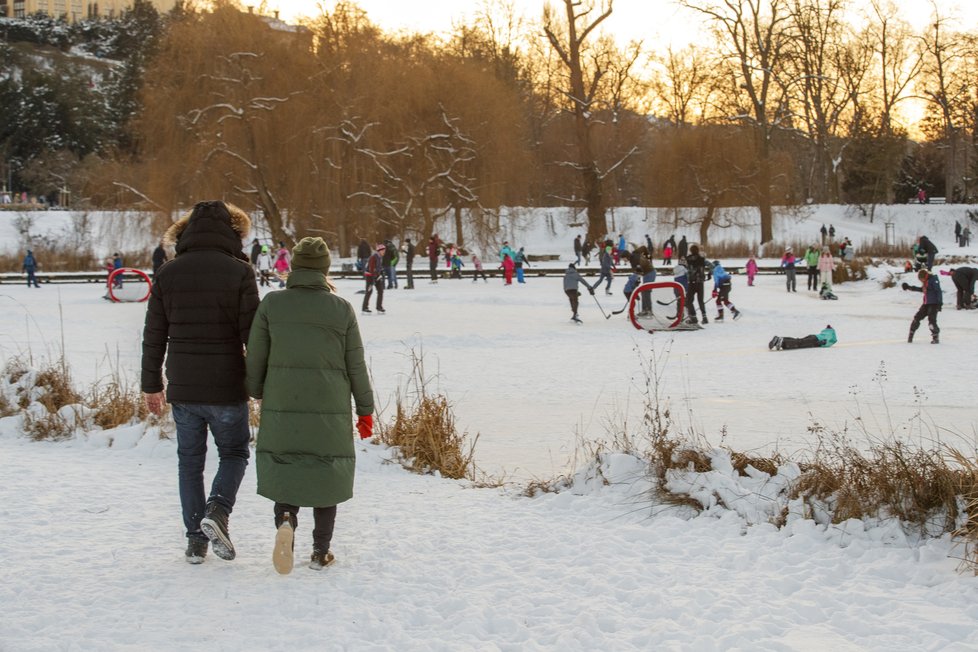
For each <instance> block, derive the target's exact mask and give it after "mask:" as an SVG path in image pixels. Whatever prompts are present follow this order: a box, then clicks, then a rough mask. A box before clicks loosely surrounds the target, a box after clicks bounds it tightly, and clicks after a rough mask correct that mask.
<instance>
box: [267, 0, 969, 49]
mask: <svg viewBox="0 0 978 652" xmlns="http://www.w3.org/2000/svg"><path fill="white" fill-rule="evenodd" d="M355 1H356V4H357V5H359V6H360V7H361V8H362V9H364V10H365V11H366V12H367V15H368V16H369V18H370V20H371V21H372V22H374V23H375V24H377V25H379V26H380V27H381V28H382V29H384V30H387V31H399V30H407V31H413V32H435V33H440V32H447V31H449V30H451V28H452V21H463V20H468V19H470V18H471V17H472V16H473V15H474V14H475V13H477V12H478V11H479V10H480V8H481V7H482V6H483V2H482V1H481V0H442V1H441V2H436V1H435V0H422V2H409V1H407V0H355ZM545 1H546V0H511V2H512V3H513V6H514V7H515V8H516V10H517V11H519V12H521V13H522V14H523V16H524V17H525V18H527V19H530V20H536V19H538V18H539V17H540V16H541V14H542V12H543V6H544V4H545ZM550 1H551V2H552V3H553V4H555V5H558V4H560V0H550ZM936 1H937V4H938V7H939V9H940V11H941V13H942V14H943V15H945V16H954V17H956V18H958V19H959V20H957V21H955V23H956V24H958V25H960V26H971V27H972V28H975V27H978V2H975V1H974V0H959V1H955V0H950V1H948V0H936ZM266 2H267V5H266V6H267V10H268V12H269V13H271V12H272V11H275V10H278V11H279V12H280V16H281V18H282V19H284V20H286V21H294V20H296V19H297V18H298V17H300V16H315V15H317V14H319V13H320V7H321V6H323V5H325V6H326V7H327V8H328V9H332V8H333V6H334V5H335V4H336V3H335V0H323V1H322V2H320V1H317V0H266ZM866 4H868V3H867V2H865V0H852V3H851V8H852V9H854V10H858V9H859V8H860V6H862V5H866ZM895 4H896V5H897V6H898V8H899V12H900V14H901V15H902V17H903V18H904V19H905V20H907V21H908V22H910V23H911V24H912V25H914V26H915V27H918V28H919V27H920V25H921V24H923V23H922V21H926V20H928V19H929V18H930V16H931V13H932V5H931V0H898V1H897V2H896V3H895ZM603 25H604V28H605V31H607V32H609V33H611V34H613V35H614V36H615V37H616V38H617V39H618V40H619V41H621V42H627V41H629V40H643V41H644V42H645V45H646V47H651V48H653V49H664V46H666V45H669V44H673V45H684V44H686V43H690V42H696V41H701V40H703V38H704V36H705V29H704V22H703V19H702V17H701V16H700V15H699V14H696V13H693V12H690V11H689V10H686V9H683V8H681V7H680V6H679V5H678V3H677V2H675V1H674V0H615V2H614V12H613V13H612V15H611V16H610V17H609V18H608V19H607V20H606V21H605V22H604V23H603ZM701 34H703V36H701ZM660 46H662V47H660Z"/></svg>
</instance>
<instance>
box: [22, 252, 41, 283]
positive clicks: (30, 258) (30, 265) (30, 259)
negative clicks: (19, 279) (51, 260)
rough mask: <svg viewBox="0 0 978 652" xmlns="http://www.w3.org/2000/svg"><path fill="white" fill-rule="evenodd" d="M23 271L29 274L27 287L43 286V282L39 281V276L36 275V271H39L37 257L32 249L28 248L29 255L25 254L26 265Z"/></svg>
mask: <svg viewBox="0 0 978 652" xmlns="http://www.w3.org/2000/svg"><path fill="white" fill-rule="evenodd" d="M21 271H22V272H23V273H24V274H27V287H31V286H33V287H36V288H39V287H41V284H40V283H38V282H37V277H36V276H34V272H36V271H37V259H36V258H34V252H33V251H31V250H30V249H28V250H27V255H26V256H24V265H23V267H22V269H21Z"/></svg>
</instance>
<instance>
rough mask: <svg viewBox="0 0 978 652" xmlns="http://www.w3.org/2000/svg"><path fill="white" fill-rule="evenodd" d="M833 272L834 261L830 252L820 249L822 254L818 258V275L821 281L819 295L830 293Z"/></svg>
mask: <svg viewBox="0 0 978 652" xmlns="http://www.w3.org/2000/svg"><path fill="white" fill-rule="evenodd" d="M833 272H835V259H834V258H832V250H831V249H829V248H828V247H822V254H821V255H820V256H819V257H818V274H819V277H820V278H821V279H822V288H821V290H819V293H820V294H823V295H824V294H825V293H826V292H827V293H829V294H831V293H832V273H833Z"/></svg>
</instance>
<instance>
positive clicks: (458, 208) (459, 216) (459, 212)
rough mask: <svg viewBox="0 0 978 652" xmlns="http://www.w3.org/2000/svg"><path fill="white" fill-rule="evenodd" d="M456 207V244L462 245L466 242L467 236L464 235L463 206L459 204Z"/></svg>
mask: <svg viewBox="0 0 978 652" xmlns="http://www.w3.org/2000/svg"><path fill="white" fill-rule="evenodd" d="M454 209H455V244H457V245H458V246H459V247H462V246H463V245H464V244H465V236H463V235H462V207H461V206H460V205H458V204H456V205H455V206H454Z"/></svg>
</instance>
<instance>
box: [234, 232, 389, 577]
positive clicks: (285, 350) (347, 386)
mask: <svg viewBox="0 0 978 652" xmlns="http://www.w3.org/2000/svg"><path fill="white" fill-rule="evenodd" d="M329 265H330V255H329V248H328V247H327V246H326V243H325V242H324V241H323V239H322V238H303V239H302V240H300V241H299V243H298V244H297V245H296V246H295V248H294V249H293V250H292V266H293V272H292V274H290V275H289V279H288V281H287V283H286V288H285V291H284V292H273V293H271V294H267V295H266V296H265V298H264V299H263V300H262V302H261V305H259V306H258V311H257V313H256V314H255V320H254V324H253V325H252V327H251V333H250V336H249V338H248V357H247V388H248V393H249V394H250V395H251V396H253V397H254V398H256V399H259V400H261V423H260V425H259V427H258V435H257V442H256V445H255V465H256V470H257V473H256V474H257V478H258V494H259V495H261V496H264V497H265V498H268V499H270V500H271V501H273V503H274V505H273V508H272V510H273V514H274V523H275V545H274V548H273V551H272V563H273V565H274V567H275V570H276V571H278V572H279V573H281V574H287V573H289V572H291V571H292V568H293V565H294V546H295V530H296V528H297V527H298V515H299V512H300V510H301V508H303V507H311V508H312V517H313V529H312V555H311V556H310V560H309V568H311V569H313V570H321V569H323V568H325V567H326V566H329V565H330V564H331V563H333V562H334V560H335V557H334V555H333V553H332V552H331V551H330V544H331V542H332V538H333V531H334V527H335V524H336V511H337V505H339V504H340V503H343V502H346V501H348V500H350V499H351V498H352V497H353V478H354V473H355V470H356V452H355V448H354V445H353V436H352V435H353V427H354V425H353V416H352V412H353V411H352V410H351V409H350V399H351V397H352V399H353V404H354V406H355V408H354V409H355V412H356V414H357V422H356V428H357V431H358V433H359V435H360V437H361V439H366V438H368V437H370V436H371V435H372V434H373V416H372V415H373V412H374V402H373V389H372V388H371V385H370V375H369V373H368V372H367V365H366V362H365V361H364V354H363V338H362V337H361V335H360V329H359V326H358V325H357V319H356V315H355V314H354V312H353V307H352V306H351V305H350V304H349V303H348V302H347V301H346V300H345V299H342V298H340V297H339V296H337V294H336V287H335V286H334V285H333V283H332V282H331V281H330V278H329Z"/></svg>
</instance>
